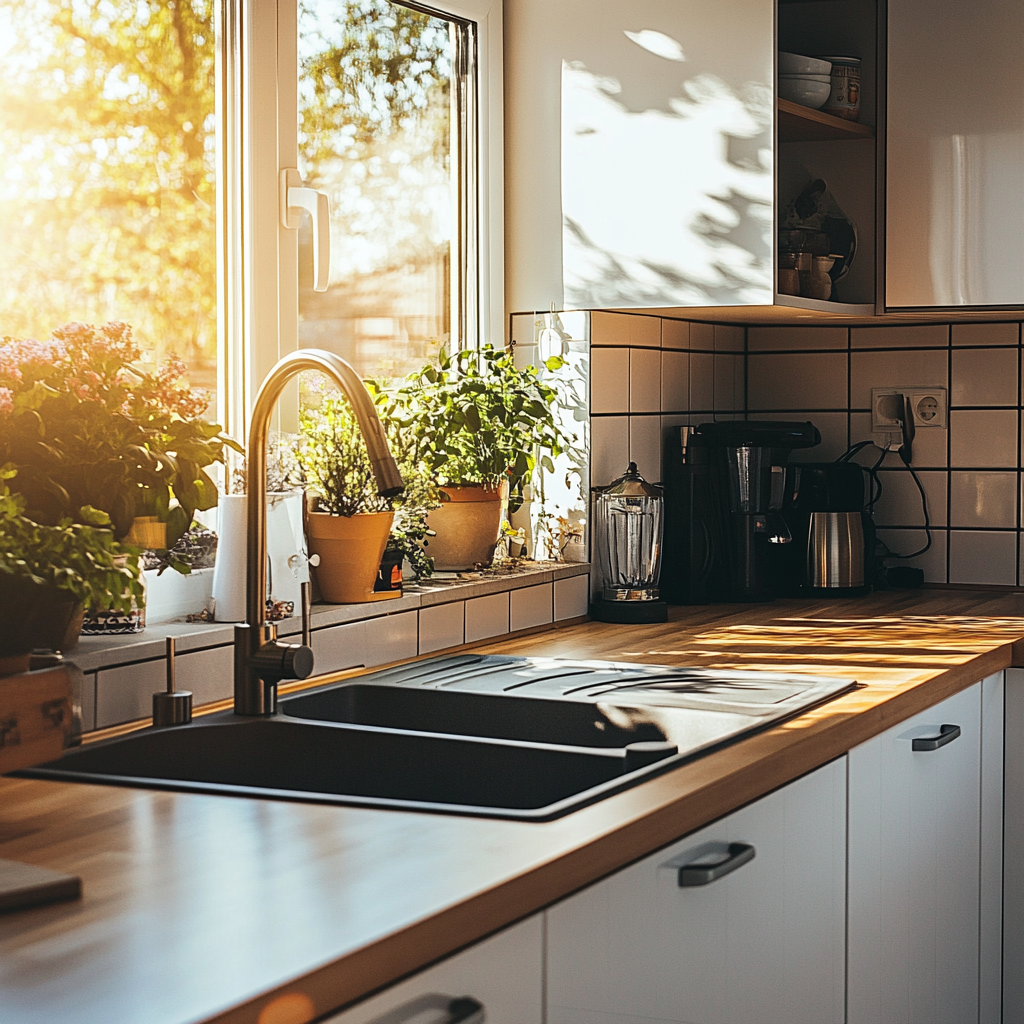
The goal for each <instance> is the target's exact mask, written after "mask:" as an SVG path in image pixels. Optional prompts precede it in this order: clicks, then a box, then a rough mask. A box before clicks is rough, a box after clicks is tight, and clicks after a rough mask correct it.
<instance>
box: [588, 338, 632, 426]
mask: <svg viewBox="0 0 1024 1024" xmlns="http://www.w3.org/2000/svg"><path fill="white" fill-rule="evenodd" d="M590 411H591V412H592V413H595V412H596V413H603V412H629V349H628V348H595V349H591V352H590Z"/></svg>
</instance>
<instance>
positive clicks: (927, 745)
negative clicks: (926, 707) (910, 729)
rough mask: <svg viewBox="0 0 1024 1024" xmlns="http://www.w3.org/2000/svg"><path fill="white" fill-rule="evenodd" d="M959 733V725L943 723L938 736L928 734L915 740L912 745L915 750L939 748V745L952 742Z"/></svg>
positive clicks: (942, 745)
mask: <svg viewBox="0 0 1024 1024" xmlns="http://www.w3.org/2000/svg"><path fill="white" fill-rule="evenodd" d="M959 735H960V726H959V725H942V726H939V735H938V736H928V737H925V738H923V739H919V740H914V741H913V743H911V747H912V749H914V750H938V749H939V747H944V746H945V745H946V744H947V743H952V742H953V740H955V739H956V738H957V736H959Z"/></svg>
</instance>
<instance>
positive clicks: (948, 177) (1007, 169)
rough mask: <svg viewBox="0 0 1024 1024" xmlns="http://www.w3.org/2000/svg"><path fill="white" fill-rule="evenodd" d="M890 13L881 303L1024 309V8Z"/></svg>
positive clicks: (943, 4)
mask: <svg viewBox="0 0 1024 1024" xmlns="http://www.w3.org/2000/svg"><path fill="white" fill-rule="evenodd" d="M888 6H889V39H888V48H889V59H888V133H887V134H888V153H887V160H886V164H887V168H886V171H887V175H886V176H887V197H886V268H885V282H886V305H887V306H888V307H890V308H894V307H895V308H898V307H915V306H916V307H928V306H1000V305H1018V304H1021V303H1024V104H1022V103H1021V102H1020V80H1021V40H1022V39H1024V3H1021V2H1020V0H977V2H975V3H969V4H965V3H959V2H957V0H889V5H888Z"/></svg>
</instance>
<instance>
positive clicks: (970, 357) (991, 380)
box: [949, 348, 1019, 406]
mask: <svg viewBox="0 0 1024 1024" xmlns="http://www.w3.org/2000/svg"><path fill="white" fill-rule="evenodd" d="M952 360H953V372H952V375H951V377H950V381H949V403H950V405H1012V406H1016V405H1017V386H1018V377H1019V374H1018V370H1017V349H1016V348H962V349H953V353H952Z"/></svg>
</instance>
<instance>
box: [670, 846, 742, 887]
mask: <svg viewBox="0 0 1024 1024" xmlns="http://www.w3.org/2000/svg"><path fill="white" fill-rule="evenodd" d="M728 854H729V856H728V857H726V859H725V860H722V861H719V862H718V863H717V864H686V865H684V866H683V867H681V868H680V869H679V886H680V888H683V889H686V888H690V887H691V886H696V885H710V884H711V883H712V882H717V881H718V879H720V878H725V876H726V875H731V874H732V873H733V872H734V871H735V870H736V869H737V868H741V867H743V865H744V864H747V863H749V862H750V861H752V860H753V859H754V857H755V856H756V854H757V851H756V850H755V849H754V847H753V846H751V845H750V843H730V844H729V848H728Z"/></svg>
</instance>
